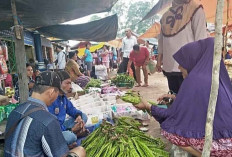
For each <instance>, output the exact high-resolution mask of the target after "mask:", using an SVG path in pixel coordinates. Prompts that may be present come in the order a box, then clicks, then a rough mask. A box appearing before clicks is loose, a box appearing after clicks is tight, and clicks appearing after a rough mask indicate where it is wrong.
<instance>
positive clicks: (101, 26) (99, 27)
mask: <svg viewBox="0 0 232 157" xmlns="http://www.w3.org/2000/svg"><path fill="white" fill-rule="evenodd" d="M37 30H38V31H39V32H40V33H41V34H43V35H45V36H48V37H55V38H60V39H64V40H79V41H97V42H105V41H109V40H113V39H115V38H116V35H117V31H118V17H117V15H116V14H115V15H112V16H109V17H106V18H103V19H100V20H96V21H93V22H89V23H85V24H78V25H53V26H47V27H41V28H38V29H37Z"/></svg>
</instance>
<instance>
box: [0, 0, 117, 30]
mask: <svg viewBox="0 0 232 157" xmlns="http://www.w3.org/2000/svg"><path fill="white" fill-rule="evenodd" d="M116 2H117V0H16V9H17V14H18V19H19V22H20V23H21V24H23V26H24V27H25V28H35V27H41V26H49V25H56V24H59V23H64V22H67V21H70V20H74V19H77V18H80V17H84V16H87V15H90V14H94V13H100V12H105V11H110V10H111V8H112V6H113V5H114V4H115V3H116ZM11 26H13V20H12V11H11V1H10V0H0V30H4V29H9V28H10V27H11Z"/></svg>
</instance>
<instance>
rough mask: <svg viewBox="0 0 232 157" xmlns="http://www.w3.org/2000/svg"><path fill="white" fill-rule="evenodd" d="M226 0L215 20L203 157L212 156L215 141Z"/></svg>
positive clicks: (221, 3) (220, 6)
mask: <svg viewBox="0 0 232 157" xmlns="http://www.w3.org/2000/svg"><path fill="white" fill-rule="evenodd" d="M223 6H224V0H218V4H217V11H216V18H215V23H216V27H215V33H216V34H215V41H214V57H213V69H212V85H211V92H210V99H209V106H208V112H207V120H206V126H205V144H204V149H203V152H202V157H209V156H210V149H211V145H212V140H213V121H214V114H215V109H216V103H217V96H218V88H219V72H220V62H221V55H222V18H223Z"/></svg>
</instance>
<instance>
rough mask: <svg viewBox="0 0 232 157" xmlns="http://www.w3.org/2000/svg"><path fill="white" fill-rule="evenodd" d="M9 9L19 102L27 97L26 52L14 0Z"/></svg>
mask: <svg viewBox="0 0 232 157" xmlns="http://www.w3.org/2000/svg"><path fill="white" fill-rule="evenodd" d="M11 9H12V14H13V20H14V32H15V58H16V65H17V73H18V82H19V95H20V102H24V101H26V100H27V98H28V78H27V74H26V71H27V70H26V53H25V46H24V35H23V27H22V26H20V25H19V23H18V18H17V12H16V5H15V0H11Z"/></svg>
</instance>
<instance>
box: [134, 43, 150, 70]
mask: <svg viewBox="0 0 232 157" xmlns="http://www.w3.org/2000/svg"><path fill="white" fill-rule="evenodd" d="M147 58H149V51H148V49H147V48H146V47H140V51H139V53H136V52H134V50H133V51H131V53H130V61H132V62H134V64H135V66H143V64H144V62H145V61H146V59H147Z"/></svg>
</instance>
